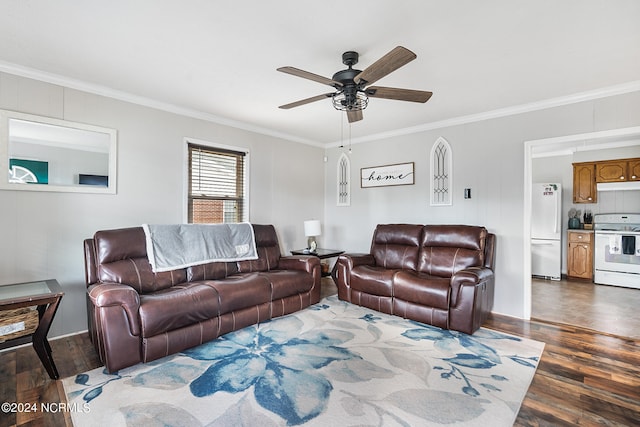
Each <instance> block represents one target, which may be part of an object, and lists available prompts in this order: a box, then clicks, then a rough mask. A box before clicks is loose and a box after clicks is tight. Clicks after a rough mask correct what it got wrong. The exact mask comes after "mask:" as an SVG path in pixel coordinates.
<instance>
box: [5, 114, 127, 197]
mask: <svg viewBox="0 0 640 427" xmlns="http://www.w3.org/2000/svg"><path fill="white" fill-rule="evenodd" d="M116 158H117V132H116V130H115V129H108V128H103V127H99V126H93V125H87V124H84V123H75V122H69V121H67V120H60V119H53V118H50V117H42V116H35V115H32V114H25V113H19V112H15V111H7V110H0V189H3V190H27V191H59V192H76V193H106V194H115V193H116Z"/></svg>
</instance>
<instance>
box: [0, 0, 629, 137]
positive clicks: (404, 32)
mask: <svg viewBox="0 0 640 427" xmlns="http://www.w3.org/2000/svg"><path fill="white" fill-rule="evenodd" d="M397 45H402V46H405V47H407V48H409V49H411V50H413V51H414V52H415V53H416V54H417V55H418V58H417V59H416V60H414V61H413V62H410V63H409V64H407V65H406V66H404V67H402V68H400V69H399V70H397V71H395V72H394V73H392V74H390V75H389V76H387V77H385V78H383V79H382V80H380V81H379V82H377V83H376V84H377V85H381V86H392V87H401V88H408V89H420V90H429V91H432V92H433V93H434V95H433V97H432V98H431V100H430V101H429V102H427V103H426V104H414V103H409V102H401V101H391V100H385V99H371V100H370V103H369V106H368V108H367V109H366V110H365V111H364V117H365V118H364V120H363V121H361V122H357V123H354V124H353V125H352V127H351V136H352V138H353V140H354V141H358V140H361V141H363V140H367V139H375V138H377V137H379V136H380V135H392V134H400V133H406V132H411V131H412V130H416V129H424V128H428V127H430V126H431V127H434V126H438V125H442V124H445V123H453V122H455V121H456V120H458V121H459V120H466V119H469V118H470V116H471V117H488V116H491V115H496V114H498V115H500V114H507V113H509V112H513V111H523V109H524V110H526V109H535V108H541V107H544V106H546V105H553V104H554V103H555V104H558V103H564V102H571V101H573V100H580V99H586V98H589V97H597V96H603V95H604V94H611V93H620V92H625V91H636V90H640V1H637V0H608V1H601V0H563V1H557V0H522V1H513V0H484V1H478V0H451V1H446V2H445V1H437V0H402V1H400V0H396V1H390V0H386V1H385V0H351V1H344V0H341V1H338V0H323V1H314V2H311V1H302V0H270V1H264V0H233V1H225V2H222V1H213V0H182V1H179V2H178V1H169V0H137V1H131V0H111V1H104V0H85V1H74V0H56V1H50V0H49V1H48V0H3V1H2V2H1V3H0V71H6V72H12V73H16V74H22V75H27V76H33V77H37V78H41V79H43V80H49V81H52V82H59V83H63V84H66V85H69V86H71V87H78V88H83V89H87V90H91V91H95V92H98V93H103V94H107V95H112V96H116V97H120V98H123V99H129V100H134V101H138V102H141V103H145V104H149V105H155V106H158V107H160V108H165V109H169V110H174V111H175V110H178V111H184V112H186V113H192V114H194V115H196V116H200V117H204V118H208V119H210V120H213V121H218V122H222V123H227V124H231V125H235V126H239V127H242V128H247V129H252V130H257V131H259V132H263V133H266V134H271V135H277V136H281V137H285V138H288V139H292V140H295V141H300V142H306V143H311V144H317V145H323V144H329V145H331V144H334V143H337V142H339V140H340V138H341V129H345V130H344V132H345V134H346V132H348V129H347V126H348V125H347V121H346V117H345V118H344V120H343V119H342V117H343V115H344V113H339V112H337V111H336V110H334V109H333V107H332V105H331V101H330V100H329V99H326V100H322V101H318V102H315V103H313V104H308V105H304V106H301V107H298V108H295V109H292V110H282V109H279V108H278V106H279V105H282V104H286V103H289V102H293V101H297V100H299V99H303V98H307V97H311V96H314V95H319V94H321V93H325V92H330V91H331V88H330V87H328V86H325V85H322V84H319V83H316V82H313V81H309V80H305V79H301V78H299V77H294V76H291V75H287V74H283V73H279V72H277V71H276V68H278V67H280V66H285V65H290V66H294V67H297V68H301V69H303V70H306V71H310V72H313V73H316V74H320V75H322V76H326V77H331V76H332V75H333V73H334V72H336V71H338V70H341V69H343V68H345V67H344V65H343V64H342V62H341V55H342V53H343V52H344V51H347V50H355V51H357V52H359V53H360V62H359V64H358V66H356V67H355V68H359V69H363V68H365V67H366V66H368V65H369V64H371V63H373V62H374V61H375V60H377V59H378V58H380V57H381V56H382V55H384V54H385V53H387V52H388V51H389V50H391V49H392V48H394V47H395V46H397ZM549 100H551V101H549ZM461 118H462V119H461Z"/></svg>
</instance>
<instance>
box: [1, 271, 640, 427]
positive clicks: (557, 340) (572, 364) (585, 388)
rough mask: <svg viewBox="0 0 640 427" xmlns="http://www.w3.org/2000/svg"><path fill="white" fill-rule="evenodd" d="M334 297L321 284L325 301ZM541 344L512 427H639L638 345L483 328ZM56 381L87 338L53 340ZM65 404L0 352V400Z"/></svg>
mask: <svg viewBox="0 0 640 427" xmlns="http://www.w3.org/2000/svg"><path fill="white" fill-rule="evenodd" d="M332 293H335V285H333V283H332V282H331V281H330V279H323V296H326V295H330V294H332ZM484 326H485V327H487V328H491V329H494V330H497V331H502V332H506V333H510V334H513V335H517V336H522V337H527V338H531V339H534V340H538V341H543V342H545V343H546V346H545V350H544V353H543V355H542V358H541V360H540V363H539V366H538V370H537V371H536V374H535V376H534V379H533V382H532V384H531V387H530V388H529V390H528V392H527V395H526V397H525V399H524V401H523V403H522V406H521V408H520V412H519V414H518V418H517V420H516V423H515V425H516V426H576V425H581V426H602V425H608V426H637V425H639V424H640V341H638V340H637V339H633V338H629V337H622V336H616V335H612V334H610V333H604V332H597V331H594V330H592V329H585V328H581V327H576V326H568V325H561V324H556V323H546V322H541V321H531V322H527V321H523V320H519V319H514V318H510V317H506V316H499V315H493V316H491V317H490V318H489V320H488V321H487V322H486V323H485V325H484ZM51 347H52V349H53V357H54V359H55V361H56V365H57V367H58V370H59V372H60V375H61V377H68V376H72V375H76V374H78V373H81V372H84V371H87V370H90V369H94V368H96V367H98V366H99V365H100V363H99V360H98V358H97V356H96V354H95V351H94V350H93V347H92V345H91V343H90V341H89V337H88V336H87V334H80V335H74V336H70V337H65V338H61V339H57V340H52V341H51ZM2 402H9V403H13V402H21V403H28V404H37V405H39V404H40V403H45V404H47V403H59V402H65V397H64V391H63V390H62V385H61V383H60V381H52V380H50V379H49V377H48V376H47V373H46V371H45V370H44V368H43V367H42V365H41V364H40V361H39V360H38V358H37V356H36V354H35V352H34V350H33V348H31V347H30V346H29V347H23V348H19V349H16V350H10V351H5V352H2V353H0V403H2ZM70 425H71V421H70V417H69V414H68V413H65V412H64V411H63V412H42V411H37V412H29V413H19V414H15V413H10V414H6V413H2V412H0V427H4V426H21V427H22V426H70Z"/></svg>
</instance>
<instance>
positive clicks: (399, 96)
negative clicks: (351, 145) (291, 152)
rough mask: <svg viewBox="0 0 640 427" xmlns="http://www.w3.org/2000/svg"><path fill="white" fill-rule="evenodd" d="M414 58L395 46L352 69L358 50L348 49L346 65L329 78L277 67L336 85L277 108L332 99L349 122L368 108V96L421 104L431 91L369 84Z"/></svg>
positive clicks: (414, 57)
mask: <svg viewBox="0 0 640 427" xmlns="http://www.w3.org/2000/svg"><path fill="white" fill-rule="evenodd" d="M416 58H417V55H416V54H415V53H413V52H411V51H410V50H409V49H407V48H405V47H402V46H397V47H395V48H394V49H392V50H391V51H390V52H388V53H387V54H386V55H384V56H383V57H382V58H380V59H378V60H377V61H376V62H374V63H373V64H371V65H369V66H368V67H367V68H365V69H364V71H361V70H356V69H354V68H353V66H354V65H356V64H357V63H358V52H353V51H349V52H345V53H343V54H342V63H343V64H344V65H346V66H347V67H349V68H347V69H346V70H342V71H338V72H337V73H335V74H334V75H333V77H332V78H330V79H329V78H327V77H323V76H320V75H318V74H314V73H310V72H308V71H304V70H300V69H298V68H295V67H280V68H278V71H280V72H283V73H287V74H291V75H294V76H298V77H302V78H304V79H309V80H313V81H314V82H318V83H322V84H326V85H328V86H333V87H334V88H335V91H334V92H328V93H323V94H322V95H316V96H312V97H311V98H306V99H302V100H300V101H296V102H292V103H290V104H285V105H281V106H280V108H283V109H285V110H286V109H289V108H294V107H299V106H300V105H305V104H309V103H311V102H315V101H320V100H322V99H326V98H331V99H332V102H333V106H334V108H335V109H337V110H341V111H346V112H347V118H348V119H349V123H353V122H357V121H358V120H362V118H363V116H362V110H364V109H365V108H367V105H368V103H369V97H372V98H386V99H395V100H399V101H411V102H422V103H424V102H427V101H428V100H429V98H431V95H433V93H431V92H427V91H423V90H412V89H399V88H393V87H383V86H369V85H371V84H373V83H375V82H377V81H378V80H380V79H381V78H383V77H384V76H386V75H388V74H390V73H392V72H393V71H395V70H397V69H398V68H400V67H402V66H403V65H406V64H407V63H409V62H411V61H413V60H414V59H416Z"/></svg>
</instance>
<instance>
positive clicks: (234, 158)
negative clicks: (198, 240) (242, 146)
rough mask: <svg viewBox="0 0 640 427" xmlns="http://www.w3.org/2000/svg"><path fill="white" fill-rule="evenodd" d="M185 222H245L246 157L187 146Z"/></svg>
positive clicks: (207, 148) (211, 148) (228, 152)
mask: <svg viewBox="0 0 640 427" xmlns="http://www.w3.org/2000/svg"><path fill="white" fill-rule="evenodd" d="M188 151H189V156H188V157H189V159H188V167H189V174H188V176H189V189H188V201H187V203H188V206H187V211H188V222H190V223H230V222H242V221H247V217H248V212H247V211H248V204H247V201H246V194H245V171H246V157H247V153H246V152H242V151H234V150H227V149H221V148H215V147H209V146H206V145H198V144H192V143H188Z"/></svg>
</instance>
